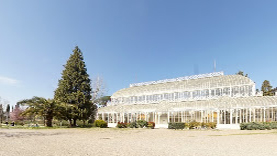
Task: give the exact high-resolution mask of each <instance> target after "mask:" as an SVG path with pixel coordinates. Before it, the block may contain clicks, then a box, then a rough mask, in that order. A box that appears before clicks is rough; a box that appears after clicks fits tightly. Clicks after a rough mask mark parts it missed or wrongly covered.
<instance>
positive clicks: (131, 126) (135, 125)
mask: <svg viewBox="0 0 277 156" xmlns="http://www.w3.org/2000/svg"><path fill="white" fill-rule="evenodd" d="M130 128H139V124H138V123H137V122H135V121H134V122H131V123H130Z"/></svg>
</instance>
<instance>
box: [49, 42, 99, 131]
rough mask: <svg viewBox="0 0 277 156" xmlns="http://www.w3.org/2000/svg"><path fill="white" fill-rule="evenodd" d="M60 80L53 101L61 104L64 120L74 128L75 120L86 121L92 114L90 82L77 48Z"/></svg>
mask: <svg viewBox="0 0 277 156" xmlns="http://www.w3.org/2000/svg"><path fill="white" fill-rule="evenodd" d="M64 67H65V69H64V70H63V72H62V78H61V79H60V80H59V84H58V88H57V89H56V91H55V97H54V99H55V100H57V101H59V102H61V103H63V106H64V108H65V110H64V115H63V116H64V118H65V119H67V120H69V121H70V124H71V125H72V122H71V121H72V120H73V125H72V126H76V120H78V119H79V120H83V121H85V120H88V119H89V117H90V116H91V115H92V113H93V108H94V107H93V104H92V101H91V98H92V97H91V90H92V89H91V82H90V78H89V75H88V73H87V69H86V65H85V62H84V58H83V54H82V52H81V50H80V49H79V48H78V46H76V47H75V49H74V50H73V54H71V55H70V57H69V59H68V61H67V63H66V65H64Z"/></svg>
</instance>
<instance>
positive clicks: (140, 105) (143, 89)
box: [98, 72, 277, 125]
mask: <svg viewBox="0 0 277 156" xmlns="http://www.w3.org/2000/svg"><path fill="white" fill-rule="evenodd" d="M130 86H131V87H130V88H125V89H121V90H119V91H117V92H116V93H114V94H113V95H112V97H111V99H112V101H111V102H110V103H109V104H108V106H107V107H102V108H99V110H98V118H102V119H104V120H106V121H108V123H114V124H116V123H117V122H131V121H133V120H139V119H144V120H146V121H153V122H156V124H158V125H167V123H168V122H189V121H193V120H196V121H199V122H217V123H218V124H238V123H242V122H251V121H269V120H270V121H276V119H277V115H276V113H277V97H276V96H274V97H263V96H256V94H255V83H254V82H253V81H252V80H251V79H249V78H247V77H244V76H241V75H224V74H223V72H219V73H211V74H202V75H198V76H197V75H194V76H190V77H183V78H177V79H169V80H166V81H152V82H146V83H139V84H131V85H130Z"/></svg>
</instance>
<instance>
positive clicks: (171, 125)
mask: <svg viewBox="0 0 277 156" xmlns="http://www.w3.org/2000/svg"><path fill="white" fill-rule="evenodd" d="M185 126H186V124H185V123H184V122H170V123H168V129H184V128H185Z"/></svg>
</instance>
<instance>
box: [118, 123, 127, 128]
mask: <svg viewBox="0 0 277 156" xmlns="http://www.w3.org/2000/svg"><path fill="white" fill-rule="evenodd" d="M116 127H117V128H128V127H130V124H129V123H124V122H118V123H117V125H116Z"/></svg>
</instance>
